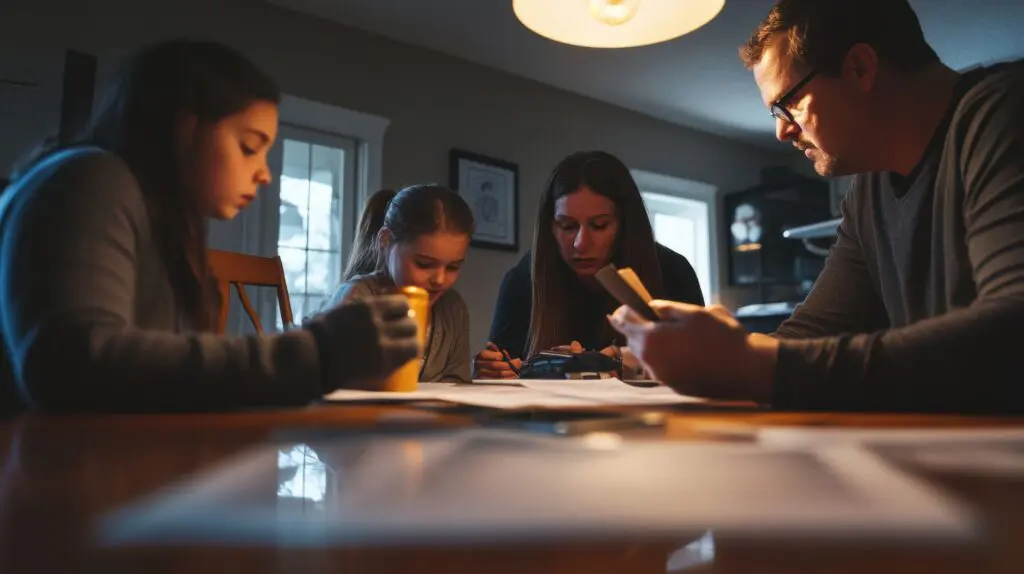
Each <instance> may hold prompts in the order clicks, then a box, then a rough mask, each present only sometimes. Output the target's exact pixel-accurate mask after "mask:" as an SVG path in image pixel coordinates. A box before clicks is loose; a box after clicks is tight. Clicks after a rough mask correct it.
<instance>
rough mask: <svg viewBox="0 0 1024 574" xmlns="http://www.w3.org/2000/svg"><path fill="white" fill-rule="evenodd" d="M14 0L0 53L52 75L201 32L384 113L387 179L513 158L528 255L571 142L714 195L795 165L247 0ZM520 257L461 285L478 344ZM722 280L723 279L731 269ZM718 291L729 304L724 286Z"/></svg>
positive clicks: (480, 264) (38, 110)
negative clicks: (478, 158)
mask: <svg viewBox="0 0 1024 574" xmlns="http://www.w3.org/2000/svg"><path fill="white" fill-rule="evenodd" d="M13 4H15V2H4V3H3V5H2V6H0V22H3V23H4V34H3V35H2V36H0V53H2V54H6V55H12V56H13V55H16V57H13V58H11V57H9V56H8V57H7V58H8V59H13V60H18V61H23V62H32V64H31V66H32V67H34V68H35V69H38V70H40V73H41V74H42V75H43V76H46V77H52V74H53V73H54V71H55V70H57V73H58V74H59V66H56V62H55V60H54V57H53V56H52V54H53V53H57V52H58V51H59V50H63V48H64V47H65V46H66V47H71V48H75V49H79V50H82V51H85V52H89V53H94V54H98V55H99V56H101V62H100V72H99V75H100V76H101V77H102V76H105V75H106V74H107V73H108V72H107V70H109V62H111V61H113V58H115V57H116V56H118V55H119V54H122V53H125V52H126V51H128V50H131V49H133V48H135V47H137V46H138V45H140V44H142V43H145V42H149V41H152V40H154V39H158V38H161V37H166V36H169V35H187V36H199V37H203V36H205V37H212V38H216V39H219V40H221V41H224V42H227V43H229V44H232V45H234V46H235V47H237V48H240V49H242V50H244V51H245V52H246V53H248V54H249V55H250V56H251V57H253V58H254V59H256V60H257V61H258V62H259V63H260V64H262V65H263V66H265V67H266V68H267V69H268V70H269V71H270V72H271V73H273V74H274V75H275V76H276V77H277V78H278V79H279V80H280V81H281V83H282V85H283V87H284V89H285V91H287V92H289V93H292V94H295V95H297V96H300V97H303V98H308V99H312V100H317V101H322V102H326V103H330V104H334V105H338V106H341V107H345V108H349V109H353V110H358V111H363V112H367V113H371V114H375V115H378V116H382V117H385V118H388V119H390V120H391V124H390V126H389V128H388V131H387V134H386V136H385V141H384V165H383V170H384V175H383V181H382V185H383V186H385V187H398V186H402V185H406V184H411V183H422V182H442V183H447V182H448V151H449V149H450V148H452V147H458V148H462V149H466V150H470V151H473V152H476V153H480V154H483V155H487V156H491V157H496V158H501V159H504V160H506V161H511V162H514V163H516V164H518V165H519V176H520V238H521V242H520V252H525V251H526V250H527V249H528V248H529V244H530V241H531V238H532V233H533V221H534V218H535V211H536V209H537V203H538V199H539V196H540V193H541V187H542V186H543V184H544V180H545V178H546V176H547V174H548V172H549V171H550V169H551V168H552V167H553V166H554V165H555V164H556V163H557V162H558V161H559V160H560V159H561V158H562V157H564V156H565V155H567V154H569V153H572V152H574V151H578V150H583V149H604V150H607V151H609V152H611V153H613V154H616V155H618V156H619V157H621V158H622V159H623V160H624V161H625V162H626V163H627V164H628V165H629V166H630V167H631V168H636V169H642V170H646V171H650V172H654V173H661V174H666V175H672V176H676V177H681V178H684V179H690V180H695V181H699V182H703V183H706V184H708V185H712V186H714V187H716V188H718V189H719V190H720V192H728V191H732V190H737V189H742V188H745V187H748V186H750V185H753V184H754V183H756V182H757V181H758V178H759V172H760V169H761V167H763V166H765V165H777V164H784V163H788V162H789V161H790V155H789V154H785V153H777V152H771V151H765V150H763V149H761V148H756V147H753V146H750V145H747V144H742V143H737V142H734V141H731V140H727V139H724V138H721V137H718V136H715V135H712V134H707V133H702V132H697V131H694V130H689V129H685V128H681V127H678V126H675V125H671V124H667V123H665V122H662V121H659V120H655V119H653V118H650V117H648V116H644V115H641V114H638V113H635V112H631V111H627V110H623V109H621V108H617V107H614V106H611V105H608V104H604V103H601V102H598V101H595V100H591V99H588V98H585V97H581V96H578V95H575V94H570V93H568V92H563V91H560V90H556V89H554V88H550V87H548V86H545V85H542V84H539V83H536V82H533V81H529V80H525V79H522V78H519V77H515V76H511V75H508V74H504V73H500V72H498V71H495V70H491V69H489V68H485V67H482V66H479V65H476V64H472V63H468V62H465V61H462V60H458V59H455V58H452V57H449V56H445V55H442V54H438V53H435V52H430V51H428V50H424V49H421V48H417V47H413V46H410V45H406V44H402V43H398V42H394V41H392V40H388V39H385V38H382V37H379V36H374V35H371V34H367V33H364V32H361V31H357V30H353V29H349V28H345V27H342V26H339V25H337V24H332V23H329V22H324V21H319V20H315V19H311V18H309V17H306V16H303V15H299V14H295V13H292V12H289V11H286V10H283V9H280V8H277V7H273V6H268V5H265V4H261V3H259V2H254V1H251V0H181V1H179V2H175V3H173V4H167V3H160V4H158V5H157V6H159V8H158V7H156V6H154V4H153V3H151V2H139V1H137V0H92V1H90V2H77V1H75V2H72V1H67V0H65V1H60V0H35V1H32V2H17V4H18V5H16V6H15V5H13ZM55 15H56V16H55ZM5 61H6V60H5ZM55 66H56V67H55ZM49 89H50V88H46V89H45V90H44V91H43V92H41V93H47V94H48V93H49V91H48V90H49ZM58 91H59V90H58ZM44 103H45V102H44V101H43V100H42V99H41V100H40V101H38V102H32V106H36V105H38V107H31V106H29V105H28V104H24V103H23V104H22V106H21V107H20V108H19V109H18V110H8V108H7V107H6V106H5V107H4V109H3V110H2V111H0V114H3V115H2V116H0V121H3V122H4V124H3V125H5V126H6V125H8V122H10V121H11V117H17V116H20V115H23V114H25V113H26V112H25V111H24V110H31V111H30V112H28V113H30V114H42V115H44V116H45V115H46V114H45V111H46V110H47V109H55V108H53V107H52V106H50V107H48V106H49V104H46V105H44ZM41 125H42V124H34V123H33V124H31V125H20V124H19V125H18V126H15V127H13V128H11V130H10V131H8V130H7V129H6V128H5V129H4V131H5V132H7V133H6V134H5V137H4V138H3V139H4V140H5V141H6V143H5V147H2V148H0V162H3V163H8V162H9V161H10V159H11V157H12V151H11V150H12V149H14V148H20V147H22V146H23V145H25V143H26V142H28V141H30V140H32V139H34V138H36V137H38V135H39V134H38V133H37V132H39V131H40V128H41ZM30 132H31V133H30ZM518 258H519V255H517V254H510V253H502V252H497V251H485V250H477V249H474V250H473V251H472V252H471V253H470V259H469V263H468V265H467V266H466V268H465V271H464V273H463V275H462V278H461V280H460V284H459V286H458V288H459V290H460V291H461V292H462V294H463V296H464V297H465V299H466V301H467V303H468V304H469V308H470V312H471V315H472V332H471V337H472V338H471V341H472V343H473V345H474V346H477V345H480V344H482V343H483V342H484V340H485V338H486V336H487V331H488V329H489V326H490V321H491V315H492V312H493V306H494V301H495V297H496V295H497V289H498V285H499V283H500V281H501V277H502V275H503V273H504V272H505V270H507V269H508V268H509V267H511V266H512V265H514V264H515V263H516V261H517V260H518ZM723 267H724V266H723ZM723 267H720V272H719V276H720V277H722V273H723V271H722V269H723ZM720 284H721V285H723V286H725V285H726V282H725V281H724V279H723V280H721V281H720ZM722 299H723V302H724V303H726V304H729V302H730V292H729V290H728V289H723V296H722Z"/></svg>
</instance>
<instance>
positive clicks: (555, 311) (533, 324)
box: [527, 151, 662, 356]
mask: <svg viewBox="0 0 1024 574" xmlns="http://www.w3.org/2000/svg"><path fill="white" fill-rule="evenodd" d="M581 187H587V188H589V189H590V190H591V191H593V192H594V193H596V194H598V195H602V196H604V197H607V198H608V199H610V200H611V201H612V202H613V203H614V204H615V209H616V213H617V215H618V218H619V232H618V235H617V237H616V239H615V248H614V249H615V252H614V254H613V255H612V262H613V263H615V265H616V266H617V267H619V268H622V267H627V266H628V267H631V268H632V269H633V271H635V272H636V273H637V275H638V276H639V277H640V280H641V281H643V283H644V285H645V286H646V287H647V289H648V291H650V292H651V295H652V296H654V297H660V296H661V295H662V281H661V268H660V266H659V265H658V252H657V248H656V247H655V243H654V231H653V230H652V229H651V221H650V219H649V218H648V217H647V208H646V207H645V206H644V202H643V198H642V197H641V196H640V189H639V188H637V185H636V182H635V181H633V176H632V175H630V173H629V169H628V168H627V167H626V165H625V164H623V163H622V162H621V161H620V160H619V159H618V158H617V157H615V156H613V155H611V154H609V153H606V152H603V151H585V152H577V153H574V154H572V155H570V156H569V157H567V158H565V159H563V160H562V161H561V162H560V163H559V164H558V165H557V166H556V167H555V169H554V170H553V171H552V172H551V175H550V177H549V178H548V182H547V185H546V186H545V187H544V194H543V195H542V196H541V200H540V208H539V211H538V214H537V227H536V229H535V230H534V234H533V255H532V257H533V258H532V262H531V275H532V277H533V307H532V312H531V316H530V331H529V337H528V340H527V356H532V355H534V354H536V353H537V352H538V351H543V350H545V349H550V348H551V347H553V346H555V345H560V344H565V343H568V342H569V341H568V337H569V327H570V321H571V319H572V317H570V313H569V310H570V305H569V304H568V302H569V300H570V298H571V297H572V296H573V291H574V290H575V289H579V288H580V287H581V286H580V282H579V279H578V278H577V277H576V274H575V273H574V272H573V271H572V269H571V268H570V267H569V265H568V264H566V262H565V260H564V259H562V256H561V254H560V253H559V251H558V244H557V243H556V242H555V236H554V221H555V202H556V201H557V200H558V199H559V198H561V197H563V196H565V195H569V194H571V193H575V192H577V191H579V189H580V188H581ZM605 327H606V331H607V332H608V335H609V338H611V336H612V331H611V327H610V326H609V325H607V324H606V325H605Z"/></svg>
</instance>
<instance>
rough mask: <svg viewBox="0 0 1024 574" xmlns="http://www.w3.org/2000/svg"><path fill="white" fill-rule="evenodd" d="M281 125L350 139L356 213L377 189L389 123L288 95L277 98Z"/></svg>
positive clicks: (375, 117) (385, 120) (369, 115)
mask: <svg viewBox="0 0 1024 574" xmlns="http://www.w3.org/2000/svg"><path fill="white" fill-rule="evenodd" d="M278 114H279V116H280V119H281V123H283V124H290V125H293V126H296V127H300V128H306V129H313V130H317V131H321V132H326V133H329V134H333V135H339V136H345V137H349V138H353V139H355V140H357V142H358V146H359V147H358V153H357V158H358V162H359V164H358V165H357V166H356V209H357V210H362V207H363V205H365V203H366V200H367V199H368V198H369V197H370V195H371V194H373V193H374V192H375V191H377V190H378V189H380V187H381V180H382V172H383V165H384V133H385V132H386V131H387V129H388V126H389V125H390V124H391V120H389V119H388V118H384V117H381V116H375V115H373V114H367V113H365V112H357V111H355V110H349V109H346V108H341V107H338V106H333V105H331V104H325V103H323V102H317V101H313V100H307V99H305V98H300V97H298V96H293V95H291V94H285V95H284V96H282V97H281V104H280V105H279V106H278Z"/></svg>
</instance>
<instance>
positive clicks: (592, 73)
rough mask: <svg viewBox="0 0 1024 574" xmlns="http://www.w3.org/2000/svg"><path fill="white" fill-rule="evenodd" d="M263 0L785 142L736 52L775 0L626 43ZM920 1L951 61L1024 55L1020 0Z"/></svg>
mask: <svg viewBox="0 0 1024 574" xmlns="http://www.w3.org/2000/svg"><path fill="white" fill-rule="evenodd" d="M265 1H267V2H270V3H273V4H279V5H282V6H286V7H289V8H292V9H294V10H298V11H302V12H306V13H308V14H312V15H315V16H319V17H322V18H327V19H330V20H333V21H336V22H340V23H342V24H345V25H348V26H352V27H355V28H360V29H363V30H366V31H369V32H373V33H376V34H379V35H382V36H386V37H389V38H392V39H395V40H399V41H402V42H407V43H410V44H414V45H417V46H421V47H425V48H430V49H433V50H436V51H439V52H443V53H446V54H450V55H452V56H456V57H458V58H461V59H464V60H469V61H473V62H476V63H479V64H483V65H486V66H489V67H492V68H497V69H499V70H503V71H506V72H509V73H512V74H515V75H518V76H522V77H526V78H530V79H532V80H536V81H539V82H542V83H545V84H549V85H552V86H556V87H558V88H562V89H564V90H568V91H571V92H575V93H579V94H582V95H586V96H589V97H592V98H595V99H598V100H603V101H606V102H609V103H612V104H615V105H618V106H621V107H624V108H628V109H631V110H635V111H638V112H642V113H644V114H647V115H650V116H654V117H657V118H660V119H663V120H666V121H669V122H673V123H676V124H679V125H683V126H689V127H693V128H697V129H700V130H704V131H710V132H714V133H719V134H722V135H725V136H728V137H733V138H737V139H742V140H745V141H749V142H752V143H756V144H759V145H764V146H775V145H778V144H777V143H776V142H775V141H774V136H773V122H772V120H771V118H770V116H769V115H768V114H767V112H766V111H765V108H764V106H763V104H762V103H761V100H760V96H759V95H758V92H757V88H756V86H755V85H754V82H753V79H752V78H751V76H750V73H749V72H748V71H747V70H745V69H744V68H743V65H742V64H741V63H740V61H739V58H738V56H737V48H738V46H739V44H741V43H742V42H743V41H744V40H745V39H746V38H747V37H748V36H749V34H750V33H751V32H752V31H753V29H754V27H755V26H756V25H757V23H758V22H759V21H760V20H761V18H763V17H764V15H765V14H766V13H767V12H768V10H769V8H770V7H771V5H772V4H773V1H772V0H726V5H725V8H724V9H723V11H722V12H721V13H720V14H719V15H718V17H716V18H715V19H714V20H712V21H711V22H710V23H709V24H708V25H707V26H705V27H703V28H701V29H699V30H697V31H695V32H693V33H692V34H688V35H686V36H683V37H681V38H678V39H676V40H673V41H670V42H666V43H663V44H658V45H654V46H647V47H640V48H629V49H621V50H601V49H587V48H577V47H573V46H567V45H563V44H559V43H556V42H552V41H550V40H547V39H545V38H542V37H540V36H537V35H535V34H533V33H532V32H530V31H529V30H527V29H526V28H525V27H524V26H523V25H522V24H520V23H519V21H518V20H517V19H516V17H515V15H514V14H513V13H512V1H511V0H265ZM580 1H583V0H580ZM680 1H684V0H680ZM851 1H855V0H851ZM911 4H912V5H913V6H914V8H915V9H916V10H917V13H918V16H919V18H920V19H921V24H922V26H923V27H924V31H925V34H926V36H927V38H928V39H929V41H930V42H931V44H932V46H934V47H935V49H936V51H937V52H938V53H939V56H940V57H942V59H943V60H944V61H946V62H947V63H948V64H949V65H951V66H953V67H954V68H957V69H961V68H965V67H970V66H973V65H976V64H979V63H987V62H992V61H998V60H1004V59H1010V58H1015V57H1024V33H1022V26H1024V1H1022V0H911Z"/></svg>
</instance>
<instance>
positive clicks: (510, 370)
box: [473, 342, 523, 379]
mask: <svg viewBox="0 0 1024 574" xmlns="http://www.w3.org/2000/svg"><path fill="white" fill-rule="evenodd" d="M522 366H523V361H522V359H512V360H511V362H510V361H509V356H508V354H507V353H504V352H502V350H501V349H499V348H498V346H497V345H495V344H494V343H491V342H488V343H487V348H486V349H484V350H482V351H480V352H479V353H477V354H476V357H475V358H474V359H473V371H474V373H475V374H474V375H473V378H474V379H515V378H517V377H518V375H517V374H516V373H518V372H519V369H520V368H521V367H522Z"/></svg>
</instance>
